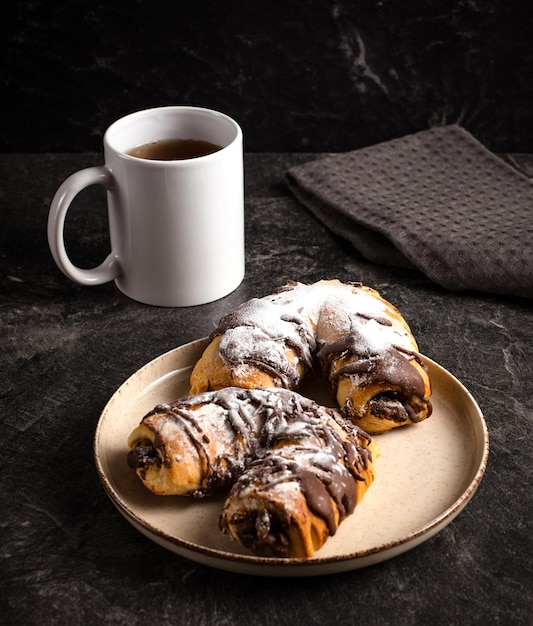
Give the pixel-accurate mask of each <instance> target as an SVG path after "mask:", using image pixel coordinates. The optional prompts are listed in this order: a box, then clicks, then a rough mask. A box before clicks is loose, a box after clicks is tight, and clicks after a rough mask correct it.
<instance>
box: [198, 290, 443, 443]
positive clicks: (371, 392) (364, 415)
mask: <svg viewBox="0 0 533 626" xmlns="http://www.w3.org/2000/svg"><path fill="white" fill-rule="evenodd" d="M315 359H316V360H318V362H319V363H320V365H321V367H322V371H323V373H324V375H325V377H326V378H327V380H328V383H329V386H330V388H331V391H332V394H333V396H334V397H335V399H336V400H337V402H338V405H339V407H340V409H341V411H342V413H343V414H344V415H345V417H347V418H348V419H350V420H351V421H353V422H354V423H356V424H357V425H359V426H360V427H361V428H362V429H363V430H365V431H367V432H369V433H371V434H377V433H382V432H385V431H388V430H391V429H393V428H397V427H398V426H404V425H407V424H415V423H418V422H421V421H422V420H424V419H426V418H427V417H429V416H430V415H431V412H432V406H431V402H430V395H431V384H430V380H429V375H428V370H427V367H426V366H425V364H424V360H423V358H422V357H421V355H420V354H419V352H418V345H417V343H416V340H415V338H414V337H413V334H412V332H411V329H410V328H409V326H408V324H407V322H406V321H405V320H404V318H403V317H402V316H401V314H400V313H399V311H398V310H397V309H396V308H395V307H394V306H393V305H392V304H391V303H390V302H387V301H386V300H385V299H384V298H382V297H381V296H380V294H379V293H378V292H377V291H375V290H373V289H371V288H369V287H365V286H363V285H361V284H355V283H341V282H339V281H338V280H330V281H320V282H317V283H314V284H312V285H305V284H302V283H295V282H291V283H289V284H287V285H285V286H284V287H282V288H280V289H279V290H277V291H276V292H274V293H273V294H270V295H268V296H265V297H264V298H254V299H252V300H249V301H248V302H245V303H244V304H243V305H241V306H240V307H239V308H238V309H236V310H235V311H233V312H231V313H229V314H227V315H225V316H224V317H223V318H222V319H221V320H220V322H219V324H218V326H217V328H216V329H215V330H214V331H213V333H212V334H211V336H210V343H209V344H208V346H207V348H206V349H205V351H204V353H203V355H202V357H201V358H200V359H199V361H198V362H197V363H196V365H195V367H194V369H193V372H192V374H191V381H190V382H191V393H199V392H202V391H207V390H213V389H221V388H223V387H229V386H238V387H243V388H255V387H258V386H264V387H269V386H272V387H282V388H286V389H298V388H299V386H300V384H301V382H302V380H303V379H304V377H305V376H306V375H307V374H308V373H309V372H310V371H311V370H312V368H313V367H314V363H315Z"/></svg>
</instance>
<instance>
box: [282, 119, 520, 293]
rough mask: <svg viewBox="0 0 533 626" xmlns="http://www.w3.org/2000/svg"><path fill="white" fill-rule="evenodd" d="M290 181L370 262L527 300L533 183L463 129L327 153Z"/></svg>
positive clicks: (290, 176) (293, 171) (298, 170)
mask: <svg viewBox="0 0 533 626" xmlns="http://www.w3.org/2000/svg"><path fill="white" fill-rule="evenodd" d="M287 183H288V185H289V188H290V190H291V191H292V192H293V194H294V195H295V196H296V197H297V198H298V199H299V200H300V202H302V203H303V204H304V205H305V206H306V207H307V208H308V209H309V210H310V211H312V212H313V213H314V214H315V215H316V216H317V217H318V218H319V219H320V220H321V221H322V222H323V223H324V225H326V226H327V227H328V228H329V229H330V230H331V231H333V232H334V233H335V234H337V235H340V236H342V237H344V238H345V239H347V240H349V241H350V242H351V243H352V244H353V246H354V247H355V248H356V249H357V250H358V251H359V252H360V253H361V254H362V255H363V256H364V257H366V258H367V259H368V260H370V261H373V262H376V263H381V264H386V265H396V266H402V267H411V268H416V269H418V270H420V271H422V272H423V273H424V274H425V275H426V276H427V277H428V278H430V279H431V280H432V281H434V282H436V283H437V284H439V285H441V286H442V287H445V288H447V289H450V290H454V291H461V290H467V289H473V290H478V291H486V292H490V293H499V294H511V295H518V296H522V297H529V298H531V297H533V182H532V181H531V180H530V179H529V178H527V177H526V176H525V175H523V174H521V173H520V172H518V171H517V170H515V169H514V168H513V167H512V166H511V165H508V164H507V163H506V162H505V161H503V160H502V159H500V158H499V157H498V156H496V155H494V154H493V153H492V152H490V151H489V150H488V149H486V148H485V147H484V146H483V145H481V144H480V143H479V142H478V141H477V140H476V139H475V138H474V137H472V135H470V134H469V133H468V132H467V131H466V130H464V129H463V128H461V127H459V126H456V125H451V126H442V127H439V128H433V129H430V130H425V131H422V132H419V133H416V134H413V135H408V136H406V137H402V138H399V139H394V140H392V141H387V142H384V143H380V144H377V145H374V146H370V147H367V148H362V149H359V150H354V151H352V152H346V153H341V154H336V155H328V156H326V157H323V158H320V159H316V160H315V161H311V162H310V163H305V164H303V165H299V166H297V167H294V168H292V169H290V170H289V171H288V172H287Z"/></svg>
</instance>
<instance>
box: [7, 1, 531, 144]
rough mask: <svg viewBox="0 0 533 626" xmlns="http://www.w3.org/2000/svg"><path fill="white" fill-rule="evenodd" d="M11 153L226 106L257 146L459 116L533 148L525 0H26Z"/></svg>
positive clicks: (492, 139)
mask: <svg viewBox="0 0 533 626" xmlns="http://www.w3.org/2000/svg"><path fill="white" fill-rule="evenodd" d="M0 33H1V35H2V44H3V45H2V50H3V52H2V66H1V71H0V95H1V96H2V103H3V110H4V115H5V116H6V119H8V120H9V124H6V125H4V127H3V129H2V133H1V136H0V152H43V151H44V152H59V151H64V152H80V151H89V150H94V151H96V150H99V149H100V137H101V135H102V133H103V131H104V130H105V128H106V127H107V126H108V125H109V124H110V123H111V122H112V121H114V120H115V119H116V118H118V117H121V116H122V115H124V114H126V113H129V112H131V111H134V110H138V109H142V108H145V107H149V106H159V105H162V104H194V105H199V106H207V107H209V108H215V109H217V110H221V111H223V112H225V113H227V114H229V115H231V116H233V117H235V118H236V119H237V120H238V121H239V122H240V123H241V124H242V125H243V127H244V128H245V129H246V133H245V136H246V142H247V148H248V150H250V151H275V152H280V151H291V152H294V151H309V152H311V151H312V152H319V151H340V150H347V149H355V148H358V147H361V146H365V145H371V144H373V143H377V142H378V141H383V140H387V139H390V138H393V137H400V136H403V135H405V134H408V133H411V132H414V131H418V130H424V129H426V128H428V127H430V126H437V125H443V124H451V123H459V124H460V125H462V126H464V127H465V128H467V129H468V130H469V131H471V132H472V134H474V135H475V136H476V137H477V138H478V139H479V140H480V141H481V142H482V143H484V144H485V145H487V146H488V147H489V148H490V149H492V150H495V151H499V152H511V151H514V152H533V144H532V141H533V109H532V106H531V102H532V101H533V81H532V80H531V76H532V75H533V47H532V46H531V43H530V42H531V40H532V38H533V5H531V3H529V2H524V1H523V0H518V1H517V0H483V1H480V0H410V1H409V2H403V3H401V2H391V1H379V0H358V2H353V0H336V2H328V1H327V0H297V1H294V2H292V1H291V2H286V0H271V1H270V2H265V3H254V2H251V3H246V2H242V1H240V0H225V1H224V2H216V1H214V0H195V1H194V2H181V3H176V2H174V1H173V0H158V1H157V2H151V1H150V0H136V1H135V2H122V3H95V2H91V1H89V0H76V2H72V1H71V0H20V1H18V2H16V3H15V2H12V3H10V4H9V9H8V7H6V10H5V11H4V12H3V14H2V21H1V23H0Z"/></svg>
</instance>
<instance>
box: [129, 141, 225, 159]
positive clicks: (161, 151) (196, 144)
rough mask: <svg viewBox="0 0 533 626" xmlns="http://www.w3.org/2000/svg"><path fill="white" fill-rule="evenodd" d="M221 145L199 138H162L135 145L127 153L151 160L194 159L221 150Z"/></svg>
mask: <svg viewBox="0 0 533 626" xmlns="http://www.w3.org/2000/svg"><path fill="white" fill-rule="evenodd" d="M221 149H222V146H218V145H217V144H215V143H211V142H209V141H202V140H200V139H163V140H161V141H153V142H151V143H145V144H143V145H141V146H136V147H135V148H132V149H131V150H129V151H128V154H130V155H131V156H134V157H138V158H140V159H151V160H153V161H180V160H183V159H194V158H196V157H201V156H205V155H206V154H212V153H213V152H217V151H218V150H221Z"/></svg>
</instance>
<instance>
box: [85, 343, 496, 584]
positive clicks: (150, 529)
mask: <svg viewBox="0 0 533 626" xmlns="http://www.w3.org/2000/svg"><path fill="white" fill-rule="evenodd" d="M207 343H208V338H207V337H202V338H200V339H195V340H193V341H189V342H186V343H184V344H182V345H180V346H176V347H174V348H172V349H170V350H168V351H166V352H163V353H161V354H159V355H158V356H156V357H154V358H153V359H151V360H150V361H148V362H146V363H145V364H144V365H142V366H141V367H140V368H139V369H138V370H136V371H135V372H133V373H132V374H131V375H130V376H128V377H127V378H126V379H125V380H124V381H123V382H122V383H121V384H120V385H119V387H118V388H117V389H116V390H115V391H114V392H113V394H112V395H111V397H110V398H109V399H108V401H107V402H106V404H105V406H104V408H103V410H102V412H101V414H100V416H99V419H98V422H97V425H96V428H95V432H94V436H93V456H94V461H95V465H96V469H97V473H98V476H99V479H100V481H101V483H102V485H103V487H104V491H105V492H106V494H107V496H108V497H109V499H110V500H111V502H112V503H113V505H114V506H115V508H117V509H118V511H119V512H120V513H121V514H122V515H123V517H124V518H125V519H126V520H127V521H128V522H129V523H130V524H131V525H132V526H133V527H134V528H136V530H138V531H139V532H141V533H142V534H143V535H144V536H146V537H147V538H148V539H150V540H152V541H154V542H155V543H157V544H159V545H160V546H162V547H163V548H165V549H167V550H170V551H171V552H174V553H175V554H178V555H180V556H182V557H184V558H188V559H190V560H194V561H196V562H199V563H202V564H205V565H209V566H211V567H215V568H218V569H223V570H227V571H233V572H239V573H248V574H258V575H267V576H271V575H274V576H309V575H322V574H324V573H338V572H340V571H347V570H353V569H359V568H362V567H366V566H369V565H372V564H374V563H378V562H381V561H385V560H387V559H390V558H393V557H394V556H398V555H400V554H402V553H404V552H407V551H408V550H411V549H413V548H415V547H417V546H418V545H420V544H421V543H423V542H425V541H427V540H429V539H430V538H431V537H433V536H434V535H436V534H437V533H438V532H440V531H441V530H442V529H443V528H444V527H445V526H447V525H448V524H449V523H451V522H452V521H453V520H454V519H455V518H456V517H457V515H459V513H461V511H462V510H463V508H464V507H465V506H466V505H467V504H468V502H469V501H470V500H471V499H472V497H473V495H474V493H475V492H476V490H477V488H478V487H479V484H480V482H481V480H482V478H483V476H484V474H485V471H486V468H487V465H488V459H489V450H490V442H489V432H488V427H487V423H486V420H485V418H484V415H483V413H482V411H481V408H480V407H479V405H478V403H477V402H476V400H475V398H474V397H473V395H472V394H471V393H470V391H469V390H468V389H467V388H466V387H465V385H464V384H463V383H462V382H461V381H460V380H459V379H458V378H456V377H455V376H454V375H453V374H452V373H451V372H449V371H448V370H447V369H445V368H444V367H443V366H442V365H440V364H438V363H437V362H436V361H434V360H433V359H431V358H429V357H427V356H426V355H424V354H422V355H421V356H422V358H423V359H424V361H425V362H426V363H427V364H428V366H429V367H430V368H434V369H437V370H440V373H441V374H444V375H445V376H448V377H450V378H451V379H452V381H453V382H454V384H456V385H457V386H458V387H459V388H460V390H461V391H462V392H463V393H464V394H465V396H466V397H467V398H468V399H469V400H470V402H471V403H472V405H473V406H474V408H475V409H476V413H477V417H478V419H479V425H480V426H481V433H482V436H483V443H482V454H481V458H480V460H479V462H477V467H476V471H475V474H474V476H473V478H472V479H471V481H470V482H469V484H468V485H467V486H466V488H465V489H464V490H463V491H462V493H461V495H460V496H459V497H458V498H457V499H456V500H455V501H454V502H453V503H452V504H451V505H450V506H448V507H447V508H446V509H444V510H443V511H442V512H441V513H440V514H439V515H437V516H436V517H434V518H433V519H431V520H430V521H428V522H426V523H425V524H423V525H422V526H421V527H419V528H417V529H416V530H414V531H412V532H409V533H407V534H405V535H403V536H402V537H400V538H397V539H395V540H392V541H389V542H384V543H381V544H378V545H376V546H373V547H371V548H367V549H364V550H358V551H357V550H356V551H354V552H350V553H347V554H344V555H334V556H328V557H320V556H313V558H312V559H307V558H289V559H287V558H280V557H259V556H256V555H253V554H241V553H233V552H227V551H224V550H218V549H216V548H211V547H207V546H202V545H199V544H196V543H193V542H190V541H188V540H186V539H182V538H179V537H174V536H170V535H167V534H166V533H165V532H164V531H162V530H160V529H158V528H155V527H154V526H152V525H151V524H150V523H149V522H147V521H146V520H144V519H143V518H142V517H140V516H139V515H137V514H136V513H135V511H133V510H132V509H131V508H130V507H129V506H128V505H127V503H126V502H125V501H124V500H123V499H121V497H120V495H119V494H118V493H117V492H116V490H115V489H114V487H113V485H112V484H111V481H110V480H109V478H108V476H107V473H106V471H105V468H104V466H103V462H102V459H101V456H100V451H99V437H100V434H101V431H102V427H103V423H104V421H105V420H104V418H105V416H106V414H107V412H108V411H109V408H110V406H111V405H112V403H113V402H114V401H115V398H116V397H117V396H118V395H119V394H121V393H123V391H124V389H125V388H127V386H128V385H129V384H130V381H131V380H132V379H134V378H135V377H138V376H140V375H142V374H143V372H145V371H146V370H147V369H149V368H150V367H151V366H153V365H154V364H155V363H157V362H158V361H163V360H167V359H170V358H171V357H172V355H173V354H174V353H176V352H179V351H183V350H185V349H187V348H189V349H198V350H201V349H202V345H203V346H204V347H205V346H206V345H207ZM168 373H170V372H168ZM478 443H479V444H480V443H481V438H480V439H479V442H478ZM377 555H379V556H380V558H378V559H374V558H373V557H375V556H377Z"/></svg>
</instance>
